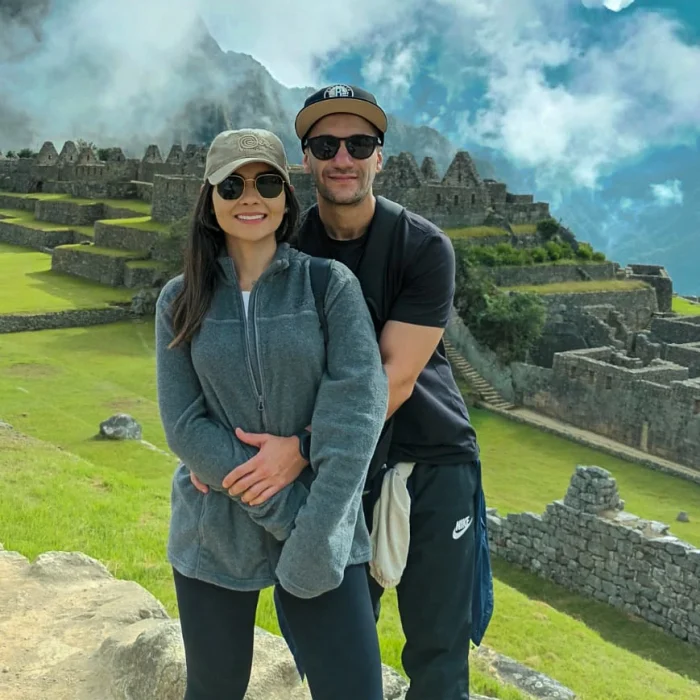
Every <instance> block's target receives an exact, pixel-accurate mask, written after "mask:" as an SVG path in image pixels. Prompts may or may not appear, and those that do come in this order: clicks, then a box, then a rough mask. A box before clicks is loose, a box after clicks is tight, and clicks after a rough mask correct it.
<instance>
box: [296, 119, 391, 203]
mask: <svg viewBox="0 0 700 700" xmlns="http://www.w3.org/2000/svg"><path fill="white" fill-rule="evenodd" d="M376 133H377V132H376V131H375V130H374V128H373V127H372V125H371V124H370V123H369V122H368V121H367V120H365V119H363V118H362V117H358V116H357V115H355V114H329V115H328V116H327V117H323V119H320V120H319V121H318V122H316V124H314V126H313V128H312V129H311V131H310V132H309V134H308V137H309V138H312V137H314V136H321V135H326V134H329V135H331V136H338V137H340V138H343V137H348V136H353V135H354V134H367V135H369V136H376ZM303 163H304V168H305V169H306V171H307V172H310V173H311V174H312V175H313V178H314V181H315V183H316V189H317V191H318V194H319V195H320V196H321V197H323V199H325V200H326V201H328V202H331V203H333V204H346V205H348V204H358V203H359V202H361V201H363V200H364V199H365V198H366V197H367V196H368V195H369V194H370V193H371V191H372V184H373V183H374V177H375V175H376V174H377V173H378V172H379V171H380V170H381V167H382V153H381V149H380V148H379V147H378V148H377V149H376V150H375V151H374V153H372V155H371V156H370V157H369V158H367V159H364V160H361V159H357V158H353V157H352V156H351V155H350V154H349V153H348V151H347V148H346V145H345V142H342V143H341V145H340V149H339V150H338V152H337V153H336V154H335V156H334V157H333V158H332V159H331V160H318V159H317V158H315V157H314V155H313V154H312V153H311V152H310V150H309V149H308V148H306V150H305V151H304V161H303Z"/></svg>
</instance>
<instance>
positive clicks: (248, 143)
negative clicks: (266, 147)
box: [238, 134, 262, 150]
mask: <svg viewBox="0 0 700 700" xmlns="http://www.w3.org/2000/svg"><path fill="white" fill-rule="evenodd" d="M238 146H239V148H244V149H246V150H249V149H252V148H260V146H262V144H261V143H260V139H259V138H258V137H257V136H256V135H255V134H246V135H245V136H241V138H240V139H238Z"/></svg>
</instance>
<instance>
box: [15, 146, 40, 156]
mask: <svg viewBox="0 0 700 700" xmlns="http://www.w3.org/2000/svg"><path fill="white" fill-rule="evenodd" d="M35 155H36V153H34V151H32V149H31V148H23V149H22V150H21V151H19V152H18V153H17V157H18V158H34V156H35Z"/></svg>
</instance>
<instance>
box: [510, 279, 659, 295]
mask: <svg viewBox="0 0 700 700" xmlns="http://www.w3.org/2000/svg"><path fill="white" fill-rule="evenodd" d="M502 289H503V290H505V291H511V292H535V293H536V294H586V293H591V292H634V291H637V290H639V289H648V285H647V284H645V283H644V282H641V281H638V280H591V281H585V280H581V281H580V282H554V283H552V284H530V285H521V286H518V287H502Z"/></svg>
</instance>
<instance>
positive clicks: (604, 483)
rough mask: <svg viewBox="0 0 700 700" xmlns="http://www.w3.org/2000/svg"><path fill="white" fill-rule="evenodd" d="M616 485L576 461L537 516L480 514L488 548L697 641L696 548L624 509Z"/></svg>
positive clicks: (699, 590) (699, 584) (699, 558)
mask: <svg viewBox="0 0 700 700" xmlns="http://www.w3.org/2000/svg"><path fill="white" fill-rule="evenodd" d="M623 508H624V501H621V500H620V497H619V494H618V491H617V484H616V482H615V479H613V478H612V477H611V475H610V473H609V472H607V471H606V470H604V469H601V468H600V467H581V466H579V467H578V468H577V469H576V472H575V473H574V475H573V477H572V479H571V482H570V485H569V488H568V490H567V492H566V495H565V497H564V499H563V500H557V501H554V502H553V503H550V504H549V505H548V506H547V508H546V510H545V512H544V513H543V514H542V515H536V514H533V513H520V514H509V515H507V516H504V517H501V516H499V515H498V514H497V513H496V512H495V511H490V513H489V516H488V528H489V544H490V549H491V552H492V553H493V554H494V555H495V556H498V557H501V558H502V559H505V560H506V561H508V562H510V563H513V564H517V565H519V566H521V567H524V568H525V569H528V570H530V571H532V572H534V573H536V574H538V575H539V576H541V577H543V578H546V579H549V580H550V581H553V582H555V583H557V584H559V585H561V586H564V587H566V588H567V589H569V590H571V591H574V592H576V593H580V594H583V595H586V596H589V597H591V598H595V599H596V600H599V601H602V602H604V603H607V604H609V605H612V606H613V607H616V608H619V609H621V610H624V611H625V612H627V613H629V614H632V615H636V616H637V617H640V618H642V619H644V620H646V621H647V622H650V623H651V624H653V625H655V626H657V627H660V628H662V629H664V630H666V631H667V632H669V633H670V634H672V635H674V636H676V637H679V638H680V639H683V640H686V641H688V642H690V643H691V644H696V645H700V550H699V549H696V548H695V547H693V546H692V545H690V544H688V543H687V542H683V541H682V540H680V539H678V538H677V537H674V536H672V535H670V534H669V533H668V530H669V528H668V526H667V525H664V524H663V523H659V522H655V521H647V520H643V519H641V518H638V517H637V516H635V515H632V514H629V513H625V512H624V510H623Z"/></svg>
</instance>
